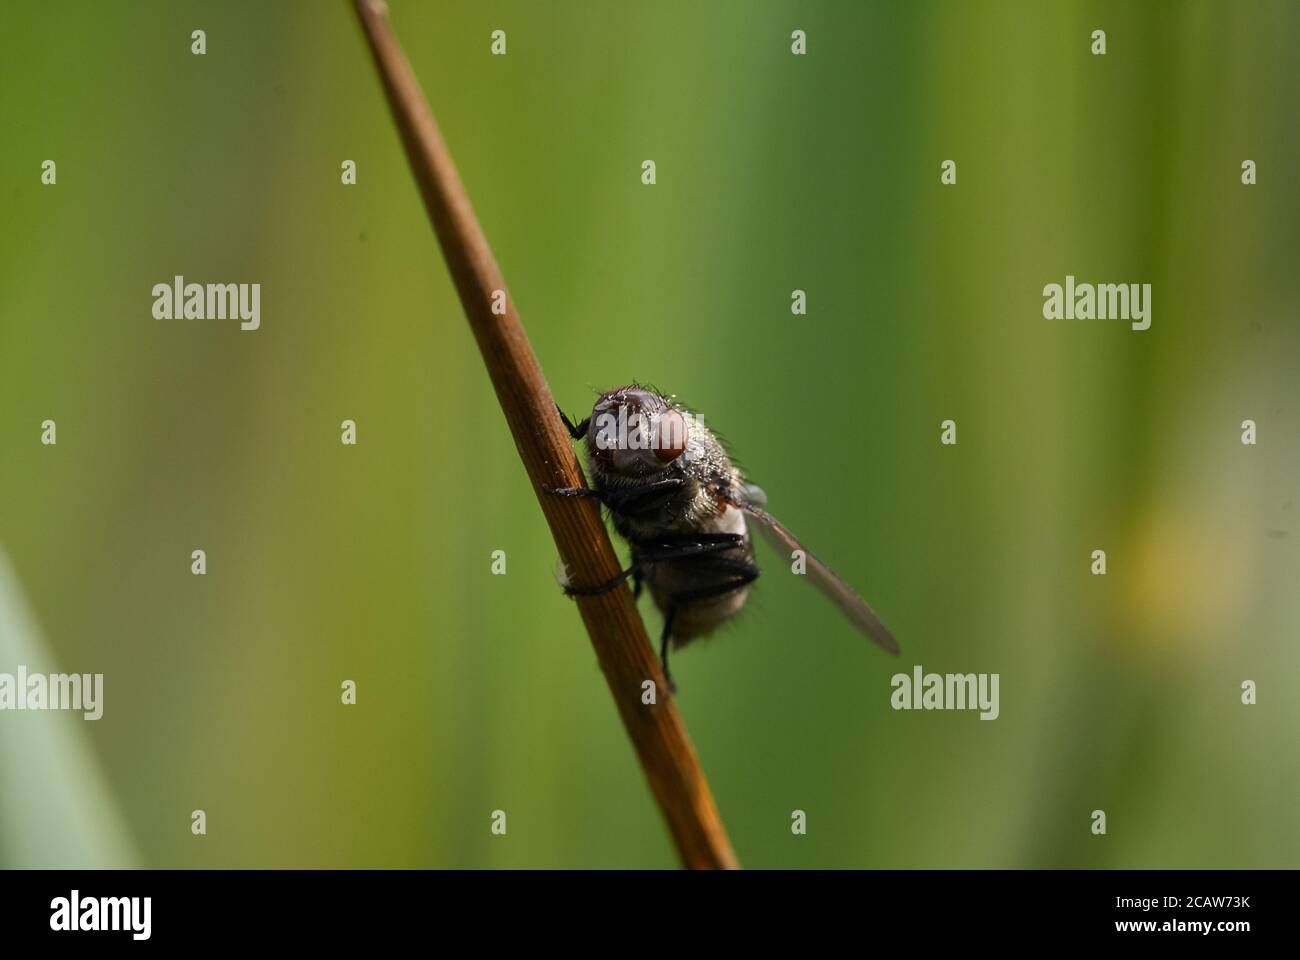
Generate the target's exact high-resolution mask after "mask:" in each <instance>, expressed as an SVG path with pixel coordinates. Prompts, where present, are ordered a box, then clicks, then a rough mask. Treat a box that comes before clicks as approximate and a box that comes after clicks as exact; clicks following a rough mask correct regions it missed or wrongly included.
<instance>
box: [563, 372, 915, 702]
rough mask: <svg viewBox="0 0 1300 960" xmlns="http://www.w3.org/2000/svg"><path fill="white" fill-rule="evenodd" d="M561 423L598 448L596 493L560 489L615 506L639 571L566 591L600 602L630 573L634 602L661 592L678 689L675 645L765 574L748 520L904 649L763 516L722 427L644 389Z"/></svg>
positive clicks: (723, 614) (881, 638) (874, 631)
mask: <svg viewBox="0 0 1300 960" xmlns="http://www.w3.org/2000/svg"><path fill="white" fill-rule="evenodd" d="M560 417H561V419H563V421H564V425H565V427H566V428H567V429H568V431H569V435H570V436H571V437H573V439H574V440H583V441H585V442H586V448H587V463H588V469H589V473H590V476H591V483H592V486H591V487H590V488H587V487H563V488H558V489H552V490H551V491H550V492H552V493H554V494H557V495H559V496H566V497H590V498H592V499H594V500H597V501H599V502H600V503H602V504H604V505H605V507H607V508H608V510H609V513H610V518H611V521H612V523H613V525H614V529H615V530H616V531H617V532H618V534H619V535H620V536H621V537H623V539H625V540H626V541H627V542H628V544H629V546H630V547H631V550H632V565H631V566H630V567H628V569H626V570H624V571H623V572H621V573H620V574H619V575H618V576H616V577H614V578H613V579H612V580H610V581H608V582H606V583H602V584H598V585H596V586H591V587H580V586H573V585H566V586H565V593H566V594H568V595H569V596H571V597H574V596H595V595H598V594H601V593H605V592H606V591H608V590H612V589H614V588H615V587H617V586H618V585H619V584H621V583H623V582H624V581H625V580H627V579H628V578H629V577H631V578H632V584H633V595H634V596H637V597H639V596H640V595H641V589H642V587H643V586H649V588H650V594H651V596H652V597H653V598H654V602H655V605H656V606H657V607H658V608H659V610H660V612H661V613H662V614H663V618H664V627H663V634H662V636H661V638H660V646H659V657H660V659H661V660H662V661H663V668H664V676H665V677H666V678H667V679H668V683H669V686H670V687H672V676H671V674H670V673H669V672H668V651H669V648H670V647H672V648H674V649H675V648H677V647H682V646H685V645H686V644H687V643H689V642H690V641H691V640H693V639H694V638H696V637H699V636H703V635H705V634H707V633H710V632H712V631H713V630H714V629H715V628H716V627H718V626H719V625H721V624H723V623H725V622H726V621H728V620H730V619H731V618H732V617H734V616H735V615H736V614H737V613H739V612H740V610H741V608H742V607H743V606H744V605H745V600H746V598H747V597H748V595H749V590H750V587H751V585H752V584H753V582H754V581H755V580H756V579H757V578H758V574H759V569H758V567H757V565H755V563H754V547H753V542H752V541H751V539H750V535H749V523H748V521H752V523H753V525H754V526H755V527H757V529H758V531H759V533H761V534H762V535H763V536H764V538H765V539H766V540H767V541H768V543H769V544H771V546H772V547H773V548H774V549H776V550H777V551H778V552H780V553H782V554H784V555H788V556H793V555H794V551H801V554H802V556H803V558H804V562H805V564H806V573H807V576H808V579H810V580H811V581H812V582H813V583H814V584H816V586H817V588H818V589H819V590H821V592H822V593H824V594H825V595H826V596H827V597H829V598H830V599H831V600H833V601H834V602H835V605H836V606H838V607H839V608H840V610H841V612H843V614H844V615H845V616H846V617H848V619H849V622H850V623H852V624H853V625H854V626H855V627H857V628H858V630H860V631H861V632H862V633H864V634H865V635H866V636H868V637H869V638H871V640H873V641H874V642H875V643H876V644H877V645H879V646H880V647H883V648H884V649H885V650H887V651H888V652H890V653H895V654H896V653H898V643H897V642H896V641H895V640H894V637H893V635H892V634H891V633H890V632H889V630H888V629H886V627H885V625H884V624H883V623H881V622H880V618H879V617H877V616H876V614H875V612H874V611H873V610H872V609H871V607H870V606H868V605H867V602H866V601H865V600H863V599H862V598H861V597H860V596H858V595H857V593H855V592H854V590H853V588H852V587H850V586H849V585H848V584H847V583H845V582H844V581H843V580H841V579H840V578H839V577H838V576H837V575H836V574H835V572H834V571H832V570H831V568H830V567H828V566H826V564H824V563H822V562H821V561H820V560H818V559H817V557H815V556H814V555H813V554H812V553H811V552H810V551H809V550H808V549H807V548H806V547H804V545H803V544H802V543H800V542H799V540H798V538H797V537H795V535H794V534H792V533H791V532H790V531H789V530H787V529H786V528H785V527H784V526H783V525H782V524H781V523H780V522H779V521H777V520H776V518H774V517H773V516H772V515H771V514H769V513H767V512H766V511H765V510H763V509H762V507H763V505H764V504H765V503H766V501H767V498H766V496H765V495H764V494H763V491H762V490H760V489H759V488H758V487H755V486H752V485H749V484H746V483H745V480H744V478H743V476H742V475H741V473H740V471H739V470H738V469H737V468H736V467H735V465H734V464H732V462H731V458H730V457H729V456H728V455H727V452H726V450H725V449H723V446H722V444H721V442H719V440H718V438H717V437H716V436H714V434H713V432H712V431H711V430H709V429H708V428H707V427H705V426H704V424H703V422H702V421H701V420H700V419H699V418H698V417H695V416H694V415H693V414H691V413H690V412H689V411H688V410H687V409H686V408H685V407H683V406H681V405H680V404H678V403H677V402H676V401H675V400H674V399H672V398H669V397H665V396H661V395H660V394H659V393H657V392H656V391H654V390H652V389H649V388H646V387H642V386H639V385H637V384H632V385H630V386H626V387H620V388H618V389H617V390H610V391H609V392H608V393H605V394H602V395H601V397H600V399H598V400H597V401H596V406H595V407H594V408H593V409H592V411H591V416H589V417H587V418H586V419H585V420H583V421H582V422H581V423H576V424H575V423H573V422H572V421H571V420H569V418H568V417H566V416H565V415H564V413H563V412H561V413H560Z"/></svg>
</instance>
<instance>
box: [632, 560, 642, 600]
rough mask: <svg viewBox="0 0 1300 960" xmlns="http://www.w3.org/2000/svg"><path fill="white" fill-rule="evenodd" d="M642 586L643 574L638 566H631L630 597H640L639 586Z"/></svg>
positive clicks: (634, 598) (636, 598)
mask: <svg viewBox="0 0 1300 960" xmlns="http://www.w3.org/2000/svg"><path fill="white" fill-rule="evenodd" d="M644 586H645V574H644V573H643V572H642V571H641V568H640V567H635V568H633V570H632V599H633V600H640V599H641V588H642V587H644Z"/></svg>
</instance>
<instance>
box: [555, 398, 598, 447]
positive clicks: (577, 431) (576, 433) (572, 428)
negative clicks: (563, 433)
mask: <svg viewBox="0 0 1300 960" xmlns="http://www.w3.org/2000/svg"><path fill="white" fill-rule="evenodd" d="M555 412H556V413H558V414H559V415H560V419H561V420H563V421H564V429H565V430H568V431H569V436H571V437H572V438H573V439H574V440H581V439H582V438H583V437H585V436H586V435H587V424H589V423H591V417H588V418H587V419H586V420H583V421H582V422H581V423H574V422H573V421H572V420H570V419H569V418H568V417H567V416H565V415H564V411H563V410H561V409H560V407H559V404H556V407H555Z"/></svg>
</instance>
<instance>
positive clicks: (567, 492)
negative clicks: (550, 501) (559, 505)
mask: <svg viewBox="0 0 1300 960" xmlns="http://www.w3.org/2000/svg"><path fill="white" fill-rule="evenodd" d="M542 489H543V490H545V491H546V492H547V493H549V494H552V495H554V496H557V497H591V498H592V499H593V500H600V499H602V498H601V495H600V491H599V490H593V489H591V487H548V486H546V485H543V486H542Z"/></svg>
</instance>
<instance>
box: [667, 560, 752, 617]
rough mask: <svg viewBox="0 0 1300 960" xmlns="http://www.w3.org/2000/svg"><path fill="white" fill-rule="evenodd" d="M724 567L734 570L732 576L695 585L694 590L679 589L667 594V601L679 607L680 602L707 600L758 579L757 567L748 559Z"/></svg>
mask: <svg viewBox="0 0 1300 960" xmlns="http://www.w3.org/2000/svg"><path fill="white" fill-rule="evenodd" d="M726 567H727V568H730V569H731V570H733V571H734V574H733V576H731V577H729V578H728V579H726V580H723V581H722V582H721V583H714V584H710V585H709V586H707V587H697V588H696V589H694V590H679V591H678V592H677V593H674V594H672V595H670V596H669V598H668V602H669V603H670V604H671V605H672V606H674V607H679V606H681V605H682V604H686V603H694V602H695V601H697V600H708V599H709V598H710V597H720V596H722V595H723V594H724V593H730V592H731V591H732V590H739V589H740V588H741V587H743V586H745V585H746V584H749V583H753V582H754V581H755V580H757V579H758V567H756V566H754V564H752V563H749V562H748V561H744V562H741V563H736V564H727V565H726ZM720 568H721V565H720Z"/></svg>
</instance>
